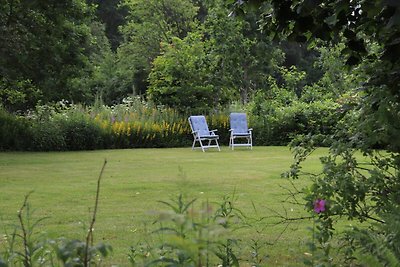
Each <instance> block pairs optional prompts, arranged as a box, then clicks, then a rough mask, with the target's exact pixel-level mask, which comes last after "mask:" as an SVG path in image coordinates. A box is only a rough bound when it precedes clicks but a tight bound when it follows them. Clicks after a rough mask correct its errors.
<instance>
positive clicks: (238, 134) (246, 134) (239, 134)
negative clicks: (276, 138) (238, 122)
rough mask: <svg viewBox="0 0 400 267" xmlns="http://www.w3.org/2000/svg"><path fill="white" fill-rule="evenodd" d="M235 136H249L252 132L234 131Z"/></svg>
mask: <svg viewBox="0 0 400 267" xmlns="http://www.w3.org/2000/svg"><path fill="white" fill-rule="evenodd" d="M232 135H233V136H249V135H251V133H232Z"/></svg>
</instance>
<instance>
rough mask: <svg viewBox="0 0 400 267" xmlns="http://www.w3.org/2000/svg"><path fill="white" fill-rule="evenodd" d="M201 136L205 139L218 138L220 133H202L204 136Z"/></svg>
mask: <svg viewBox="0 0 400 267" xmlns="http://www.w3.org/2000/svg"><path fill="white" fill-rule="evenodd" d="M199 138H203V139H218V138H219V135H216V134H215V135H202V136H199Z"/></svg>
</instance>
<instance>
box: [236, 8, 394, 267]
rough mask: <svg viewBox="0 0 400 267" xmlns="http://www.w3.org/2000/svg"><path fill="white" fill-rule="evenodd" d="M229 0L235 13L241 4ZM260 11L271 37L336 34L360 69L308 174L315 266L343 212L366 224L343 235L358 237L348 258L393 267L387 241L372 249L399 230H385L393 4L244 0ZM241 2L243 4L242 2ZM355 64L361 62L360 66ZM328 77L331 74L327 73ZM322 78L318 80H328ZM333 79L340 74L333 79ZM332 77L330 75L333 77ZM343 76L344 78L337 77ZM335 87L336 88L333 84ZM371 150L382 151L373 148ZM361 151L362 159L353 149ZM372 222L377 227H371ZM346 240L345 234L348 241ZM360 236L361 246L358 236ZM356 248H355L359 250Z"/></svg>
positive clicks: (390, 170)
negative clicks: (315, 168)
mask: <svg viewBox="0 0 400 267" xmlns="http://www.w3.org/2000/svg"><path fill="white" fill-rule="evenodd" d="M230 2H236V6H237V7H239V9H240V10H242V11H245V12H246V11H247V10H246V8H245V9H244V10H243V9H241V7H242V6H243V5H242V4H243V3H244V1H230ZM247 2H248V3H250V4H251V5H255V6H257V7H261V8H262V9H263V12H264V14H263V16H262V27H263V28H264V30H265V31H266V32H267V33H268V34H271V35H272V36H273V37H274V38H276V39H279V38H281V37H282V36H286V37H287V38H289V39H291V40H298V41H303V42H305V41H307V42H308V43H309V44H311V45H315V44H316V43H317V42H318V40H324V41H328V42H331V43H335V42H337V40H340V39H341V38H343V40H344V42H345V46H344V47H343V48H342V49H341V52H342V54H343V55H345V56H346V64H347V65H348V66H353V69H354V66H356V67H358V68H360V67H361V68H363V72H364V74H365V76H363V77H364V79H363V80H357V81H356V83H357V82H358V83H359V87H360V89H359V90H358V91H350V92H349V93H348V94H349V95H348V97H347V98H346V99H345V101H343V102H342V103H341V104H342V107H341V109H340V110H341V113H342V114H341V117H340V120H339V121H338V127H337V128H336V130H335V132H334V134H333V135H332V138H331V146H330V155H329V156H327V157H323V158H322V159H321V162H322V164H323V165H324V167H323V171H322V172H321V173H320V174H314V175H308V176H309V177H311V178H312V180H313V185H312V186H311V187H310V188H309V189H308V190H307V191H306V192H307V197H306V200H307V206H308V207H312V203H313V202H314V201H315V200H316V199H324V200H325V201H326V202H327V203H328V204H327V210H326V212H323V213H320V214H319V218H320V220H319V230H320V236H321V237H323V238H321V239H320V240H319V243H320V244H321V247H322V248H323V249H324V250H325V256H326V257H325V258H324V259H322V260H321V264H329V262H328V261H327V260H328V259H329V247H330V241H331V238H332V236H333V234H334V229H335V222H336V221H335V218H336V217H345V218H348V219H349V220H357V221H359V222H361V223H363V224H367V227H368V226H371V227H369V228H365V229H364V230H362V231H360V230H357V229H353V230H350V231H348V235H349V236H350V237H352V238H353V239H354V240H356V241H358V245H357V246H355V247H352V248H354V249H357V250H355V251H354V250H353V251H352V250H351V248H350V249H349V250H348V252H349V255H350V256H349V257H350V258H354V257H355V258H359V259H360V260H362V259H361V257H359V255H358V254H357V252H358V251H361V252H366V251H368V252H369V253H371V254H372V257H369V258H370V259H372V258H374V259H375V262H376V263H377V264H378V263H379V264H382V265H386V264H394V265H398V260H399V258H398V257H397V256H396V251H395V250H393V249H392V248H391V247H390V246H389V247H387V246H377V244H378V242H377V240H379V237H382V238H386V237H389V236H397V235H398V227H393V228H390V229H389V228H388V227H387V225H392V223H391V222H393V221H394V220H395V218H396V216H395V215H394V214H393V211H394V210H398V198H399V193H398V192H399V191H398V187H399V186H398V180H399V179H398V178H399V169H400V164H399V160H398V158H399V152H400V145H399V141H398V138H397V137H398V135H399V128H398V127H397V126H395V125H396V122H397V121H399V114H400V112H399V107H400V105H399V99H400V98H399V97H398V96H399V91H398V84H399V77H400V76H399V75H398V74H399V70H400V61H399V56H398V55H399V54H398V53H399V51H400V50H399V48H400V42H399V39H398V35H399V31H400V19H399V18H400V12H399V10H400V5H399V3H398V2H396V1H385V0H380V1H351V2H346V1H341V0H337V1H331V2H329V4H326V3H324V2H322V1H277V0H270V1H251V0H250V1H247ZM244 6H246V5H244ZM360 63H361V64H360ZM327 74H332V73H327ZM331 77H332V76H331V75H326V76H325V77H324V80H327V79H332V78H331ZM338 78H339V81H340V79H341V77H338ZM334 79H335V78H334ZM344 81H346V79H345V80H344ZM340 87H341V86H339V88H340ZM312 142H313V138H308V140H303V143H301V147H299V148H296V150H295V151H296V154H295V159H296V161H295V164H294V165H293V167H292V169H291V171H290V176H292V177H294V178H297V177H298V175H299V171H300V170H301V165H300V162H302V161H303V160H305V158H307V156H308V155H309V153H310V152H311V151H312V147H313V145H312V144H311V145H310V143H312ZM376 148H380V149H384V150H383V151H379V150H374V149H376ZM357 151H361V152H362V153H363V154H364V155H365V160H362V161H359V160H357V159H356V157H355V153H357ZM376 223H378V225H380V226H378V227H377V226H376V225H375V224H376ZM350 239H351V238H350ZM361 240H363V241H366V243H365V244H363V245H361V246H360V243H359V241H361ZM358 249H360V250H358Z"/></svg>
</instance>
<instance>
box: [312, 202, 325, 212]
mask: <svg viewBox="0 0 400 267" xmlns="http://www.w3.org/2000/svg"><path fill="white" fill-rule="evenodd" d="M325 202H326V201H325V200H323V199H317V200H315V201H314V211H315V212H316V213H321V212H323V211H325Z"/></svg>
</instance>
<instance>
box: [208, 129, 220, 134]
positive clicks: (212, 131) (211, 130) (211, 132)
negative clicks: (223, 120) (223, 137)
mask: <svg viewBox="0 0 400 267" xmlns="http://www.w3.org/2000/svg"><path fill="white" fill-rule="evenodd" d="M216 131H218V130H217V129H215V130H210V132H211V133H213V132H216Z"/></svg>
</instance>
